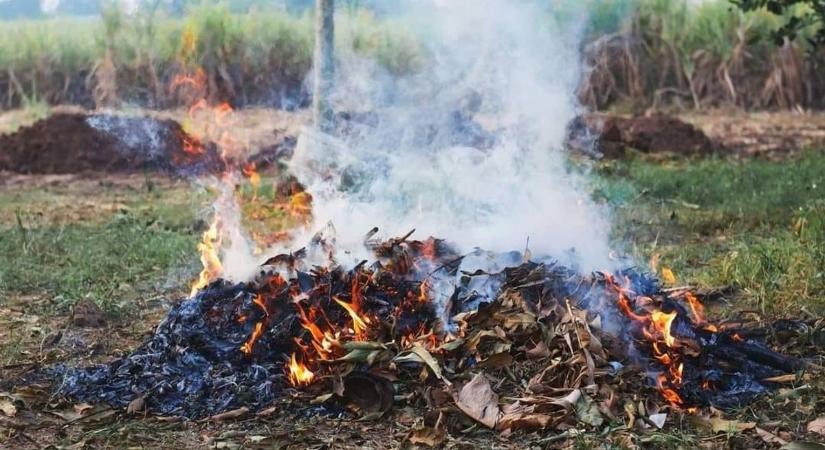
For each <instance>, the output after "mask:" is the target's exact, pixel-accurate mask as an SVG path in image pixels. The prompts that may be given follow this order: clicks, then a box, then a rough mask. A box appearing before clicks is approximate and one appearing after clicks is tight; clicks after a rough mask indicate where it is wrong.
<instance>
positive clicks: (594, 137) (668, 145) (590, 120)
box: [567, 114, 720, 158]
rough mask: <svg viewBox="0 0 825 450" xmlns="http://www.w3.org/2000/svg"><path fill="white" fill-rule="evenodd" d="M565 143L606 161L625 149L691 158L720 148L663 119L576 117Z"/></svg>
mask: <svg viewBox="0 0 825 450" xmlns="http://www.w3.org/2000/svg"><path fill="white" fill-rule="evenodd" d="M567 143H568V146H569V147H570V148H571V149H573V150H574V151H579V152H581V153H585V154H588V155H598V156H600V157H605V158H620V157H622V156H623V155H624V154H625V149H627V148H632V149H634V150H637V151H640V152H643V153H673V154H677V155H687V156H693V155H704V154H709V153H713V152H715V151H717V150H719V147H720V146H719V145H718V144H717V143H715V142H714V141H712V140H711V139H710V138H708V137H707V136H706V135H705V133H704V132H702V130H700V129H698V128H696V127H694V126H693V125H691V124H689V123H687V122H684V121H682V120H679V119H677V118H675V117H671V116H665V115H653V116H640V117H617V116H606V115H602V114H590V115H584V116H578V117H576V118H575V119H574V120H573V121H571V122H570V124H569V125H568V139H567Z"/></svg>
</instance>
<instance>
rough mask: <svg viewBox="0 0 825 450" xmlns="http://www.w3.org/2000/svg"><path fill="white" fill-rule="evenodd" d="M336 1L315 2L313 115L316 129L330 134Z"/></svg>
mask: <svg viewBox="0 0 825 450" xmlns="http://www.w3.org/2000/svg"><path fill="white" fill-rule="evenodd" d="M334 11H335V0H315V61H314V64H315V85H314V92H313V99H312V113H313V119H314V121H315V128H316V129H318V130H320V131H323V132H329V131H330V130H331V129H332V105H331V104H330V93H331V91H332V79H333V77H334V76H335V56H334V49H333V46H334V45H335V23H334V20H333V15H334Z"/></svg>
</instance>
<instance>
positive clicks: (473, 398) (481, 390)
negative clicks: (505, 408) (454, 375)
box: [454, 373, 499, 428]
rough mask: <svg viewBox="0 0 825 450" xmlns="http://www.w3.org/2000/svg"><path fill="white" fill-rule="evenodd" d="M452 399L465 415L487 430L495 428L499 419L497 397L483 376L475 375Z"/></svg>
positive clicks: (480, 374)
mask: <svg viewBox="0 0 825 450" xmlns="http://www.w3.org/2000/svg"><path fill="white" fill-rule="evenodd" d="M454 399H455V403H456V405H458V407H459V408H461V410H462V411H464V413H465V414H467V415H468V416H470V417H472V418H473V419H475V420H477V421H479V422H481V423H482V424H483V425H484V426H486V427H487V428H495V426H496V422H498V418H499V408H498V395H496V393H495V392H493V388H491V387H490V382H489V381H488V380H487V377H485V376H484V374H482V373H478V374H476V376H475V377H473V379H472V380H470V382H469V383H467V384H465V385H464V386H463V387H462V388H461V391H459V392H458V395H454Z"/></svg>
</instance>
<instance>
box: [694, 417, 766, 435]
mask: <svg viewBox="0 0 825 450" xmlns="http://www.w3.org/2000/svg"><path fill="white" fill-rule="evenodd" d="M691 421H692V422H693V423H695V424H696V425H700V426H704V427H706V428H710V429H711V431H713V432H714V433H733V432H742V431H745V430H751V429H753V428H756V422H739V421H738V420H725V419H722V418H721V417H710V418H707V417H699V416H694V417H692V418H691Z"/></svg>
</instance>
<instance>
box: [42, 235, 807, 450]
mask: <svg viewBox="0 0 825 450" xmlns="http://www.w3.org/2000/svg"><path fill="white" fill-rule="evenodd" d="M375 231H376V230H372V231H371V232H370V233H368V234H367V235H366V236H365V238H364V244H365V245H366V246H368V247H369V248H370V249H371V251H372V253H373V254H374V259H372V260H369V261H366V260H365V261H362V262H361V263H359V264H357V265H355V266H354V267H350V268H347V267H344V266H342V265H341V264H339V263H338V262H336V259H335V256H334V255H335V245H336V242H335V230H334V228H333V227H332V226H331V225H329V226H327V227H326V228H325V229H324V230H322V231H321V232H319V233H318V234H316V235H315V236H314V237H313V238H312V240H311V241H310V242H309V243H308V245H307V246H306V247H304V248H302V249H300V250H297V251H295V252H292V253H285V254H280V255H277V256H275V257H272V258H269V259H268V260H267V261H265V262H264V263H263V264H262V265H261V266H260V268H259V271H258V273H257V275H256V276H254V277H253V279H252V280H250V281H248V282H242V283H230V282H227V281H225V280H223V279H221V278H219V276H220V271H219V270H218V271H215V269H216V268H215V266H214V265H210V264H206V266H205V275H204V277H202V278H201V279H199V280H198V283H201V282H202V281H205V282H206V283H205V284H197V285H196V286H195V290H194V291H193V296H192V297H191V298H189V299H186V300H184V301H182V302H181V303H179V304H178V305H176V306H175V307H173V308H172V310H171V311H170V312H169V314H168V315H167V317H166V318H165V319H164V320H163V321H162V322H161V324H160V325H159V326H158V327H157V330H156V332H155V333H154V335H153V336H152V337H151V338H150V339H149V340H148V341H146V342H145V343H144V344H143V345H142V346H140V347H139V348H138V349H136V350H135V351H134V352H132V353H131V354H130V355H128V356H125V357H123V358H120V359H117V360H115V361H113V362H111V363H109V364H106V365H101V366H96V367H91V368H72V369H65V368H63V367H59V368H57V369H55V370H54V373H55V374H56V375H58V374H59V375H60V377H59V378H58V379H59V380H61V381H60V383H59V389H58V392H59V393H60V394H61V395H65V396H70V397H74V398H76V399H79V400H82V401H86V402H92V403H95V402H106V403H109V404H111V405H113V406H115V407H119V408H129V409H130V410H133V411H135V410H145V411H147V412H151V413H153V414H158V415H174V416H183V417H188V418H202V417H210V416H211V417H222V416H221V415H225V414H230V415H241V414H246V413H249V412H255V411H257V412H261V411H266V410H267V409H268V408H270V406H272V405H273V404H275V403H274V402H275V401H276V400H277V399H279V398H284V397H286V398H289V399H290V401H291V403H290V405H291V406H290V408H293V409H299V410H300V409H305V410H306V411H308V412H309V413H313V414H332V415H340V414H350V413H352V414H355V415H356V416H361V417H372V418H377V417H381V416H383V415H385V414H391V412H390V411H391V410H392V408H393V407H398V406H400V405H406V406H408V407H413V408H415V409H416V410H418V411H420V413H421V414H422V415H424V416H427V415H432V414H434V413H435V414H436V416H437V415H438V414H439V412H441V413H443V412H444V411H447V410H456V408H457V410H460V411H462V412H463V413H464V414H466V415H467V416H469V417H470V418H472V419H475V420H476V421H478V422H479V423H481V424H482V425H484V426H486V427H489V428H494V429H496V430H499V431H508V430H524V429H526V430H535V429H545V428H555V429H560V430H563V429H567V428H570V427H576V426H582V425H584V426H593V427H598V426H600V425H602V424H603V423H604V422H605V421H606V420H613V419H617V418H620V417H623V418H624V420H625V421H626V423H628V425H629V427H630V429H633V427H634V426H638V427H651V426H654V427H661V426H662V425H663V423H664V420H665V417H667V414H668V413H691V414H696V415H700V414H702V412H703V411H707V410H709V409H712V408H720V409H730V408H735V407H738V406H742V405H744V404H746V403H748V402H749V401H751V400H752V399H754V398H755V397H756V396H758V395H759V394H762V393H764V392H767V391H769V390H771V389H773V388H774V387H776V386H778V385H780V384H781V383H785V382H788V381H790V380H795V379H797V378H798V377H804V376H806V375H804V374H803V371H804V369H805V367H806V362H805V361H804V360H803V359H799V358H796V357H792V356H786V355H783V354H781V353H778V352H775V351H774V350H772V348H771V347H769V346H768V345H766V344H765V343H764V342H763V338H765V337H770V339H772V342H773V343H774V344H775V343H776V342H777V339H778V338H779V337H781V341H782V342H785V343H789V342H794V339H792V337H794V336H797V337H800V336H801V335H802V334H804V333H805V332H806V330H807V329H809V327H810V326H812V325H813V324H806V323H804V322H802V321H778V322H774V323H772V324H763V323H756V322H751V323H746V322H723V323H713V322H712V321H711V320H709V319H708V318H706V317H705V315H704V312H703V309H704V308H703V305H702V298H701V296H700V294H698V293H693V292H691V291H690V290H689V289H686V288H671V289H665V288H663V287H662V286H661V285H660V283H659V281H658V280H657V279H655V278H654V277H653V276H652V275H651V274H648V273H644V272H641V271H636V270H632V269H628V270H623V271H618V272H616V273H606V272H596V273H593V274H589V275H580V274H578V273H577V272H575V271H573V270H570V269H568V268H566V267H564V266H562V265H561V264H559V263H558V262H556V261H554V260H552V259H549V258H541V257H532V256H531V255H530V252H529V250H525V251H524V252H511V253H505V254H495V253H491V252H485V251H482V250H476V251H475V252H473V253H471V254H459V253H458V252H456V251H455V249H454V248H453V247H452V246H451V245H450V244H449V243H448V242H445V241H443V240H439V239H435V238H429V239H426V240H423V241H420V240H413V239H411V236H412V232H411V233H409V234H408V235H406V236H402V237H398V238H394V239H389V240H384V241H381V240H378V239H375V238H374V237H373V236H374V235H375ZM204 238H205V243H204V244H202V245H201V249H202V251H203V252H204V253H205V256H204V258H203V259H204V261H210V260H211V259H212V258H213V257H214V254H213V252H216V251H217V250H216V247H215V246H214V245H210V244H213V242H212V239H214V236H213V235H211V234H210V233H209V232H207V233H206V234H205V236H204ZM470 259H472V260H474V264H475V265H477V264H478V263H479V262H480V261H483V262H484V263H485V264H486V267H487V270H476V271H474V272H468V271H465V270H462V265H463V263H464V262H465V261H467V260H470ZM210 270H211V271H210ZM665 274H666V275H667V276H672V274H671V273H670V272H669V271H665ZM799 342H802V339H799ZM787 350H788V352H794V353H799V352H800V351H803V349H801V348H792V347H789V348H787ZM437 422H438V424H437V426H436V425H433V426H434V427H436V428H435V429H430V430H429V431H428V432H434V433H435V434H436V435H439V434H443V433H444V430H443V428H440V427H444V426H445V424H444V423H443V420H440V419H439V420H438V421H437ZM634 424H636V425H634ZM420 438H421V439H425V440H426V439H429V438H433V436H430V437H429V438H426V437H423V436H421V437H420Z"/></svg>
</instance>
